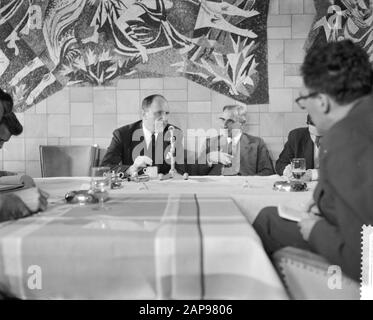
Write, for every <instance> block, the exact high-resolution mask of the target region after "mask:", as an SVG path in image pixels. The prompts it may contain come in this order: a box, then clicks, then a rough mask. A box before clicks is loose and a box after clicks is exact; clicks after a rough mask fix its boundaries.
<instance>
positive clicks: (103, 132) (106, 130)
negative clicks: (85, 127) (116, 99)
mask: <svg viewBox="0 0 373 320" xmlns="http://www.w3.org/2000/svg"><path fill="white" fill-rule="evenodd" d="M116 127H117V116H116V114H100V115H95V116H94V136H95V137H100V138H107V137H111V135H112V132H113V131H114V130H115V129H116Z"/></svg>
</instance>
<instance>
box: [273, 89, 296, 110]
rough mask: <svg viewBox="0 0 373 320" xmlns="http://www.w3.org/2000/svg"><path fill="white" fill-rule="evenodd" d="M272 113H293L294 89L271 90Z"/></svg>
mask: <svg viewBox="0 0 373 320" xmlns="http://www.w3.org/2000/svg"><path fill="white" fill-rule="evenodd" d="M269 101H270V105H269V111H270V112H291V110H292V107H293V90H292V89H270V90H269Z"/></svg>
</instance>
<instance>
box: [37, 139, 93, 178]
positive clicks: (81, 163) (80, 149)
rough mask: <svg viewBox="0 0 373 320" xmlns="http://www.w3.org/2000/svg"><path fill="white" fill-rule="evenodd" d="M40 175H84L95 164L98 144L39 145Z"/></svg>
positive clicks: (88, 173)
mask: <svg viewBox="0 0 373 320" xmlns="http://www.w3.org/2000/svg"><path fill="white" fill-rule="evenodd" d="M39 151H40V164H41V174H42V177H85V176H90V175H91V168H92V167H93V166H95V165H96V163H97V157H98V146H51V145H50V146H40V147H39Z"/></svg>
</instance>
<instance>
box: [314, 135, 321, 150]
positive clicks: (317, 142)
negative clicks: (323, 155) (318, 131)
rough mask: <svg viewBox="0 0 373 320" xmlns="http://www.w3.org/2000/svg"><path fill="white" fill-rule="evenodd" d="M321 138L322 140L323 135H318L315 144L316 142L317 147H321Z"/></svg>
mask: <svg viewBox="0 0 373 320" xmlns="http://www.w3.org/2000/svg"><path fill="white" fill-rule="evenodd" d="M320 140H321V136H316V139H315V144H316V146H317V148H320Z"/></svg>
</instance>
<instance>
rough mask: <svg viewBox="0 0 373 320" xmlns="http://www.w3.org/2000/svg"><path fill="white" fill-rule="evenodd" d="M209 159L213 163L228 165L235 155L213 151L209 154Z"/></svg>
mask: <svg viewBox="0 0 373 320" xmlns="http://www.w3.org/2000/svg"><path fill="white" fill-rule="evenodd" d="M207 159H208V161H209V162H212V163H221V164H223V165H228V164H231V163H232V159H233V156H232V155H230V154H228V153H225V152H221V151H213V152H210V153H209V154H208V156H207Z"/></svg>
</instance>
